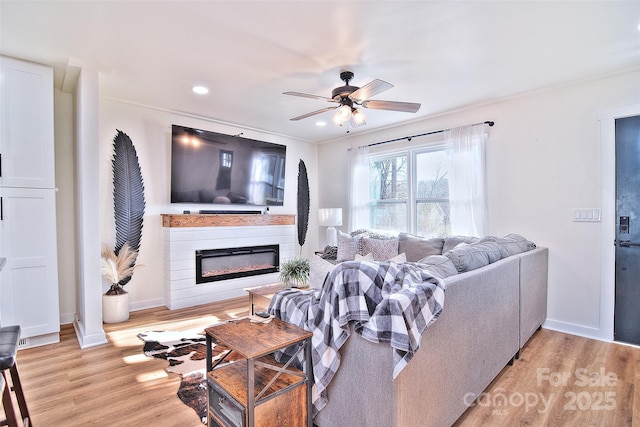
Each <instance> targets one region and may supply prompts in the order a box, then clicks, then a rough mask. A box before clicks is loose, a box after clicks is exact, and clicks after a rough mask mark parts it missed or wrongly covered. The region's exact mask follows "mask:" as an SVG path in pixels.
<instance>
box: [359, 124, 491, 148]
mask: <svg viewBox="0 0 640 427" xmlns="http://www.w3.org/2000/svg"><path fill="white" fill-rule="evenodd" d="M494 124H495V122H492V121H490V120H487V121H485V122H479V123H473V124H472V125H471V126H474V125H489V127H491V126H493V125H494ZM451 129H454V128H449V129H440V130H434V131H431V132H426V133H421V134H418V135H411V136H405V137H402V138H396V139H389V140H387V141H381V142H374V143H372V144H368V145H362V147H373V146H375V145H382V144H388V143H390V142H397V141H402V140H403V139H406V140H407V141H411V139H412V138H418V137H420V136H427V135H433V134H436V133H442V132H446V131H448V130H451Z"/></svg>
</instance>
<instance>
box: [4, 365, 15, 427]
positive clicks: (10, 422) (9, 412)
mask: <svg viewBox="0 0 640 427" xmlns="http://www.w3.org/2000/svg"><path fill="white" fill-rule="evenodd" d="M5 372H6V371H2V376H3V377H4V382H5V387H4V391H3V392H2V407H3V408H4V414H5V416H6V417H7V418H6V419H5V420H3V421H0V425H2V426H9V427H18V419H17V418H16V413H15V411H14V410H13V402H12V401H11V387H10V385H9V381H7V375H6V373H5Z"/></svg>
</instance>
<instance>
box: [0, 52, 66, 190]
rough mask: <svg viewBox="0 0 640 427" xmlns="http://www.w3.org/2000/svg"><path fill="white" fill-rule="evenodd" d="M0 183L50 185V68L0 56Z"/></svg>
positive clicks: (37, 186) (51, 76)
mask: <svg viewBox="0 0 640 427" xmlns="http://www.w3.org/2000/svg"><path fill="white" fill-rule="evenodd" d="M0 67H1V70H0V76H1V79H0V128H1V132H0V155H1V156H2V157H1V158H0V186H3V187H27V188H53V187H54V184H55V176H54V145H53V70H52V69H51V68H49V67H45V66H43V65H38V64H32V63H28V62H22V61H18V60H15V59H11V58H6V57H0Z"/></svg>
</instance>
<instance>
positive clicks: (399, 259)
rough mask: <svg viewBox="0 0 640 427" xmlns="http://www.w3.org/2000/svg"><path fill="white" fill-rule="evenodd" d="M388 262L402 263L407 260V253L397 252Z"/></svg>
mask: <svg viewBox="0 0 640 427" xmlns="http://www.w3.org/2000/svg"><path fill="white" fill-rule="evenodd" d="M447 259H448V258H447ZM389 262H395V263H396V264H402V263H403V262H407V254H405V253H404V252H403V253H401V254H398V255H396V256H394V257H393V258H391V259H390V260H389Z"/></svg>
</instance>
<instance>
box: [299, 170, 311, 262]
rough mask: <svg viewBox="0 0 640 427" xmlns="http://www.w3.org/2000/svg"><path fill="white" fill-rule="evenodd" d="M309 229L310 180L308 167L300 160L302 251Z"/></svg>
mask: <svg viewBox="0 0 640 427" xmlns="http://www.w3.org/2000/svg"><path fill="white" fill-rule="evenodd" d="M308 228H309V178H308V177H307V167H306V166H305V164H304V162H303V161H302V160H300V163H298V243H299V244H300V251H302V245H304V241H305V240H306V238H307V229H308Z"/></svg>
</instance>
